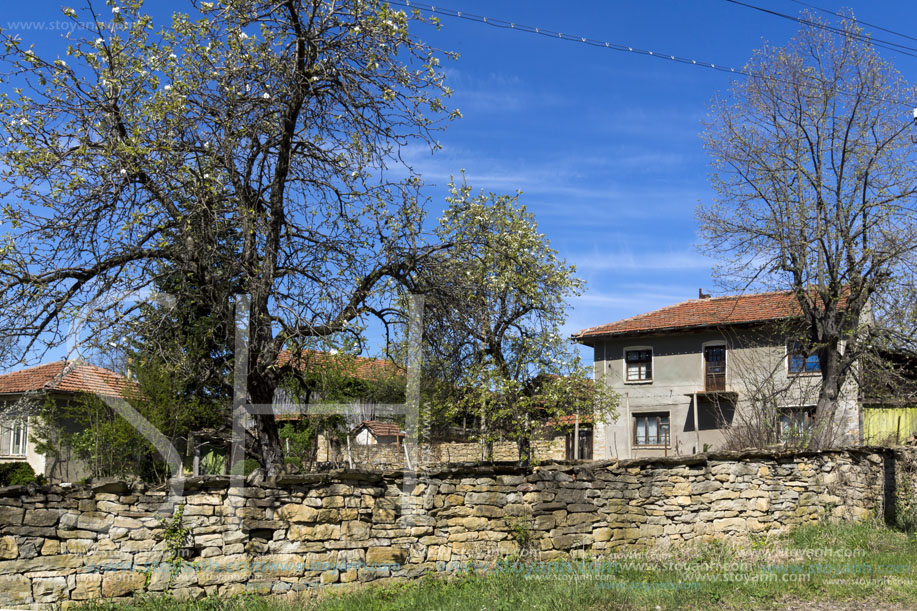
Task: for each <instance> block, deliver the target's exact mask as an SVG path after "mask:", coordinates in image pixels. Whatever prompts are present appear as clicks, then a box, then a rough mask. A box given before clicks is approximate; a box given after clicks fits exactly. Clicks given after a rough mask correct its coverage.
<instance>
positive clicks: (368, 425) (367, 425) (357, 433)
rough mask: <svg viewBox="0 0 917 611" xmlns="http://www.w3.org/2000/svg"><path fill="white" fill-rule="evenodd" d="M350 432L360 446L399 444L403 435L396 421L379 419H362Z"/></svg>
mask: <svg viewBox="0 0 917 611" xmlns="http://www.w3.org/2000/svg"><path fill="white" fill-rule="evenodd" d="M350 434H351V436H352V437H353V439H354V443H356V444H357V445H361V446H371V445H376V444H382V445H390V444H400V443H401V441H402V439H404V436H405V433H404V431H402V430H401V426H399V425H398V423H397V422H381V421H379V420H364V421H363V422H361V423H360V424H359V426H357V427H356V428H354V429H353V431H351V433H350Z"/></svg>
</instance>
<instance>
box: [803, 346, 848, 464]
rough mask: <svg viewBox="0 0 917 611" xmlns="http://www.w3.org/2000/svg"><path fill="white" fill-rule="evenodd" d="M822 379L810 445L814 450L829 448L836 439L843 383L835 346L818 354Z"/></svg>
mask: <svg viewBox="0 0 917 611" xmlns="http://www.w3.org/2000/svg"><path fill="white" fill-rule="evenodd" d="M819 364H820V366H821V371H822V378H821V387H820V388H819V391H818V402H817V403H816V405H815V422H814V424H813V433H814V434H813V438H812V442H811V445H813V446H814V448H816V449H823V448H829V447H831V446H833V445H835V444H836V443H837V441H838V439H837V430H836V429H837V404H838V398H839V397H840V390H841V386H842V385H843V383H844V380H843V379H842V378H843V376H842V375H841V368H840V363H839V354H838V350H837V346H836V345H831V346H828V347H826V348H823V349H822V350H821V351H820V354H819Z"/></svg>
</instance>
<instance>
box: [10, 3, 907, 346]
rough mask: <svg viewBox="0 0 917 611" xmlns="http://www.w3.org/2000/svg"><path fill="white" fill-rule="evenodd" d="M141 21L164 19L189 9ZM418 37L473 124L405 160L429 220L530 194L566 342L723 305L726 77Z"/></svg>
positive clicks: (634, 21) (14, 10)
mask: <svg viewBox="0 0 917 611" xmlns="http://www.w3.org/2000/svg"><path fill="white" fill-rule="evenodd" d="M445 2H446V3H445V4H444V6H445V7H446V8H449V9H456V10H461V11H464V12H466V13H474V14H478V15H483V16H487V17H490V18H499V19H504V20H507V21H513V22H516V23H521V24H526V25H531V26H538V27H541V28H547V29H551V30H555V31H561V32H564V33H569V34H575V35H581V36H586V37H591V38H596V39H601V40H605V41H609V42H616V43H624V44H627V45H632V46H634V47H638V48H643V49H650V50H655V51H658V52H665V53H671V54H675V55H679V56H685V57H690V58H696V59H698V60H705V61H710V62H714V63H716V64H721V65H729V66H734V67H737V68H738V67H741V66H742V65H744V63H745V62H746V61H747V60H748V58H749V57H750V56H751V54H752V52H753V50H754V49H755V48H757V47H759V46H760V45H761V42H762V39H767V40H769V41H771V42H773V43H777V44H783V43H785V42H786V41H787V40H788V39H789V38H790V37H791V36H792V35H793V33H794V32H795V31H796V30H797V28H798V25H797V24H796V23H793V22H790V21H787V20H783V19H779V18H777V17H774V16H770V15H766V14H763V13H760V12H757V11H753V10H751V9H749V8H745V7H742V6H738V5H736V4H732V3H729V2H727V1H726V0H695V1H682V2H676V1H674V0H641V1H636V0H633V1H613V0H588V1H585V0H584V1H581V2H566V3H560V2H556V1H555V2H548V1H544V0H524V1H523V0H505V1H500V2H493V1H490V2H486V1H482V0H445ZM754 2H755V3H758V4H759V5H761V6H766V7H768V8H770V9H772V10H775V11H780V12H783V13H788V14H792V15H797V14H798V13H799V11H800V10H801V9H803V8H804V7H803V6H802V4H801V3H798V2H793V1H792V0H754ZM812 2H813V3H814V4H817V5H819V6H822V7H824V8H830V9H832V10H840V9H841V7H844V6H848V7H851V8H852V9H853V11H854V12H855V14H856V15H857V17H859V18H860V19H862V20H865V21H868V22H871V23H875V24H877V25H880V26H884V27H887V28H891V29H897V30H899V31H903V32H904V33H906V34H909V35H915V36H917V28H914V27H913V26H914V24H915V21H917V20H915V17H914V11H913V6H912V5H911V3H907V2H881V3H879V2H867V1H866V0H850V1H849V2H846V3H839V2H833V1H831V0H812ZM72 4H73V6H75V7H76V6H79V4H80V2H77V1H76V0H74V2H73V3H72ZM60 6H61V3H60V2H57V1H47V0H39V1H33V2H23V3H11V2H7V3H4V11H3V14H2V15H0V20H2V21H0V26H2V27H4V28H6V29H8V28H9V27H10V24H11V23H12V22H16V21H20V20H21V21H30V20H34V21H45V22H47V21H49V20H56V19H59V15H60V12H59V8H60ZM147 6H148V7H150V8H151V9H153V10H154V14H155V15H157V16H159V15H162V16H163V17H164V16H165V15H166V14H167V13H168V12H169V11H170V10H172V9H182V10H184V9H185V7H186V6H187V4H186V3H184V2H175V1H166V0H156V1H155V2H150V1H148V2H147ZM835 21H836V20H835ZM4 22H5V23H4ZM160 23H162V22H160ZM865 29H866V30H867V31H874V30H873V28H870V27H868V26H865ZM415 32H416V33H417V34H418V35H419V36H420V37H421V38H422V39H423V40H425V41H426V42H428V43H430V44H432V45H434V46H436V47H439V48H442V49H445V50H450V51H455V52H457V53H459V54H460V55H461V57H460V59H458V60H457V61H447V62H445V64H444V65H445V67H446V70H447V73H448V84H449V86H450V87H452V88H453V89H454V90H455V95H454V97H453V99H452V104H453V105H454V106H456V107H458V108H459V109H460V110H461V111H462V114H463V115H464V118H463V119H461V120H459V121H456V122H453V123H452V124H451V125H450V126H449V128H448V129H447V130H446V131H445V132H443V133H442V134H441V135H440V142H441V144H442V146H443V149H442V150H440V151H438V152H437V153H436V154H434V155H431V154H430V153H429V150H428V149H426V148H423V147H416V148H412V149H410V150H409V151H408V159H409V160H410V162H411V163H412V164H413V165H414V167H415V168H416V169H418V170H419V171H420V172H421V173H422V174H423V176H424V177H425V179H426V181H427V182H428V183H429V184H430V185H431V191H430V193H431V196H432V198H433V199H432V206H431V216H433V217H434V218H435V216H437V214H438V212H439V211H440V210H441V209H442V206H443V201H442V197H443V195H444V193H445V185H446V184H447V183H448V180H449V177H450V175H455V174H458V173H459V171H460V170H463V169H464V170H465V172H466V176H467V179H468V182H469V183H470V184H472V185H473V186H474V187H475V188H476V189H485V190H488V191H495V192H499V193H505V192H513V191H515V190H517V189H518V190H521V191H523V193H524V194H523V196H522V202H523V203H525V204H526V205H527V206H528V208H529V210H531V211H532V212H534V213H535V214H536V216H537V218H538V221H539V224H540V228H541V231H542V232H544V233H545V234H547V236H548V237H549V238H550V240H551V243H552V245H553V246H554V247H555V248H556V249H557V250H558V251H559V252H560V253H561V255H562V256H563V257H565V258H566V259H567V261H568V262H570V263H575V264H576V265H577V268H578V271H579V274H580V276H581V277H582V278H584V279H585V280H586V281H587V282H588V287H587V290H586V293H585V294H584V295H583V296H582V297H579V298H577V299H575V300H573V301H572V303H571V305H572V310H571V313H570V318H569V321H568V324H567V326H566V328H565V329H564V330H565V332H567V333H569V332H573V331H576V330H578V329H580V328H584V327H588V326H593V325H597V324H601V323H606V322H611V321H614V320H617V319H620V318H623V317H626V316H631V315H634V314H638V313H640V312H645V311H648V310H652V309H655V308H658V307H661V306H664V305H667V304H670V303H675V302H677V301H682V300H685V299H691V298H695V297H696V296H697V290H698V288H699V287H703V288H704V289H705V290H706V291H708V292H711V291H712V292H714V293H716V292H717V290H716V285H715V281H714V279H713V277H712V269H711V268H712V265H713V261H712V260H711V259H708V258H706V257H705V256H704V255H703V254H702V253H701V252H699V251H698V250H697V248H696V244H697V238H696V221H695V217H694V210H695V207H696V206H697V204H698V203H699V202H709V201H710V200H711V198H712V193H711V191H710V188H709V184H708V180H707V172H708V167H707V157H706V154H705V152H704V150H703V147H702V143H701V140H700V137H699V134H700V132H701V131H702V126H701V121H702V120H703V118H704V116H705V114H706V111H707V106H708V104H709V102H710V100H711V98H712V97H713V96H714V95H715V94H716V93H717V92H720V93H724V92H725V91H726V90H727V89H728V87H729V84H730V80H731V79H730V76H729V75H728V74H724V73H722V72H717V71H714V70H710V69H704V68H698V67H694V66H690V65H683V64H678V63H675V62H671V61H663V60H660V59H656V58H652V57H647V56H643V55H636V54H629V53H622V52H617V51H612V50H606V49H603V48H595V47H591V46H587V45H583V44H576V43H572V42H566V41H561V40H556V39H550V38H546V37H543V36H537V35H532V34H525V33H521V32H516V31H512V30H505V29H499V28H495V27H491V26H488V25H483V24H480V23H475V22H471V21H466V20H462V19H455V18H451V17H446V16H443V17H442V29H441V30H439V31H437V30H435V29H433V28H432V27H428V26H418V27H416V28H415ZM19 33H20V35H21V36H22V37H23V38H24V39H26V40H30V41H31V40H34V42H35V43H36V45H37V46H39V47H40V48H41V49H42V50H43V51H51V50H52V49H53V48H54V46H55V45H61V46H60V48H61V49H63V48H64V46H63V42H62V38H61V37H62V34H63V32H61V31H54V30H50V31H48V30H46V31H41V32H35V31H25V30H21V31H20V32H19ZM875 33H876V35H877V37H879V38H887V39H890V40H895V41H896V42H899V43H903V44H909V45H912V46H915V47H917V41H913V40H906V39H902V38H896V37H893V36H892V35H891V34H887V33H883V32H875ZM881 53H882V55H883V57H884V58H886V59H887V60H890V61H892V62H893V63H894V64H895V65H896V66H897V67H898V69H899V70H901V71H902V73H903V74H904V76H905V77H906V78H908V79H909V80H914V79H915V78H917V73H915V68H917V58H913V57H906V56H904V55H900V54H897V53H891V52H886V51H881ZM906 112H907V111H905V110H902V113H906ZM902 118H903V120H906V119H907V117H906V116H903V117H902ZM584 356H587V358H588V359H589V360H591V354H584Z"/></svg>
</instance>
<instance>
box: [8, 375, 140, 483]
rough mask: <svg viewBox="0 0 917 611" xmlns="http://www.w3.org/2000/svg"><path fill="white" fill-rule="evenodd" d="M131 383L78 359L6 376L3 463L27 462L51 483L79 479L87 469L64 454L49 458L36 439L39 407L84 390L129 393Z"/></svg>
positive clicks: (69, 398) (116, 394) (66, 399)
mask: <svg viewBox="0 0 917 611" xmlns="http://www.w3.org/2000/svg"><path fill="white" fill-rule="evenodd" d="M129 384H130V382H129V381H128V380H127V378H125V377H124V376H121V375H119V374H117V373H115V372H114V371H111V370H109V369H105V368H103V367H96V366H95V365H88V364H86V363H81V362H77V361H57V362H55V363H48V364H45V365H37V366H35V367H29V368H27V369H22V370H20V371H14V372H12V373H7V374H4V375H0V462H16V461H21V462H27V463H28V464H29V465H30V466H31V467H32V470H33V471H35V473H36V474H39V475H42V474H43V475H44V476H45V477H47V478H48V479H49V480H51V481H76V480H79V479H82V478H83V477H86V475H87V472H86V470H85V469H84V468H83V466H82V465H80V464H79V463H78V462H77V461H75V460H71V459H70V458H69V457H67V456H66V455H64V454H63V453H60V454H59V455H58V456H46V455H45V454H44V453H42V452H40V451H39V450H38V448H37V447H36V444H35V442H34V441H33V434H32V433H33V429H34V427H36V426H38V424H39V421H38V418H39V416H38V415H37V413H36V411H37V408H38V407H40V405H41V404H42V403H43V402H44V401H46V400H48V399H51V400H53V401H55V402H57V403H65V402H70V401H74V400H76V399H77V398H78V397H79V396H80V395H81V394H87V393H88V394H96V395H99V396H101V397H123V396H124V393H125V391H126V390H127V388H128V385H129Z"/></svg>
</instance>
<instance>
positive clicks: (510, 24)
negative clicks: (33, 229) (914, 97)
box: [389, 0, 917, 108]
mask: <svg viewBox="0 0 917 611" xmlns="http://www.w3.org/2000/svg"><path fill="white" fill-rule="evenodd" d="M730 1H731V0H730ZM389 4H390V5H393V6H403V7H406V8H413V9H418V10H425V11H430V12H431V13H434V14H437V15H445V16H447V17H455V18H458V19H464V20H466V21H472V22H475V23H481V24H484V25H489V26H491V27H495V28H500V29H505V30H517V31H519V32H524V33H526V34H538V35H540V36H545V37H548V38H553V39H556V40H565V41H567V42H575V43H580V44H585V45H589V46H592V47H600V48H604V49H610V50H612V51H621V52H624V53H636V54H637V55H646V56H649V57H655V58H657V59H663V60H668V61H674V62H676V63H679V64H687V65H691V66H697V67H700V68H709V69H712V70H717V71H719V72H726V73H729V74H737V75H741V76H747V77H749V78H757V79H762V80H768V81H773V82H778V83H784V84H788V85H793V84H795V83H794V82H793V81H791V80H789V79H783V78H779V77H776V76H771V75H768V74H760V73H754V72H750V71H748V70H745V69H743V68H733V67H730V66H724V65H722V64H714V63H712V62H707V61H702V60H696V59H691V58H688V57H682V56H680V55H672V54H671V53H659V52H657V51H651V50H647V49H639V48H637V47H632V46H630V45H625V44H621V43H616V42H609V41H604V40H598V39H595V38H589V37H587V36H579V35H572V34H564V33H562V32H558V31H556V30H550V29H547V28H541V27H535V26H530V25H524V24H521V23H516V22H514V21H506V20H504V19H494V18H493V17H485V16H482V15H475V14H474V13H467V12H465V11H458V10H454V9H448V8H443V7H441V6H435V5H430V4H424V3H421V2H415V0H389ZM915 57H917V56H915ZM810 78H811V79H812V80H816V81H817V78H816V77H810ZM834 91H836V92H838V93H840V94H843V95H851V96H853V95H861V96H863V97H864V98H865V99H868V100H872V101H874V102H887V103H890V104H897V105H899V106H905V107H907V108H913V106H914V104H913V103H912V102H908V101H905V100H898V99H895V98H889V97H884V96H874V95H863V94H861V93H860V92H856V91H851V90H848V89H843V88H841V87H835V88H834Z"/></svg>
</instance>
